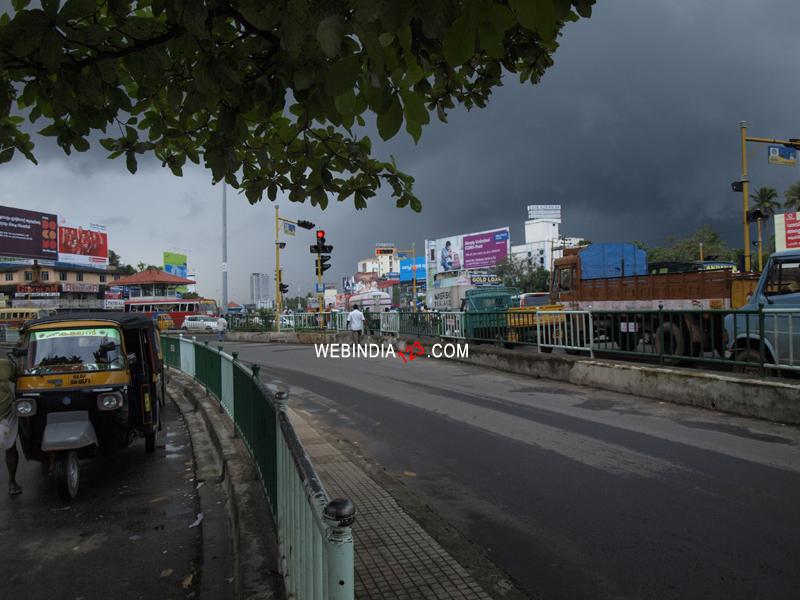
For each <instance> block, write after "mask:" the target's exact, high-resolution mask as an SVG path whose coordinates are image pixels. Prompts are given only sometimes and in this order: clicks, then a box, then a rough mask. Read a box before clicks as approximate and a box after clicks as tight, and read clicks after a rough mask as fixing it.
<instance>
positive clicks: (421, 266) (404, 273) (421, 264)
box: [400, 256, 427, 284]
mask: <svg viewBox="0 0 800 600" xmlns="http://www.w3.org/2000/svg"><path fill="white" fill-rule="evenodd" d="M425 263H426V261H425V257H424V256H417V258H416V264H417V269H416V279H417V284H419V282H420V281H425V279H426V278H427V269H426V268H425ZM413 279H414V273H413V272H412V270H411V259H410V258H406V259H403V260H401V261H400V283H405V282H407V281H412V280H413Z"/></svg>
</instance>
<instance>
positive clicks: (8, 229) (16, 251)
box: [0, 206, 58, 260]
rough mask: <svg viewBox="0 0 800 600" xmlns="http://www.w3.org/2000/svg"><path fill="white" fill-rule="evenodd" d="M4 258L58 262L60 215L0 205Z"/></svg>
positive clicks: (0, 240) (0, 237) (0, 238)
mask: <svg viewBox="0 0 800 600" xmlns="http://www.w3.org/2000/svg"><path fill="white" fill-rule="evenodd" d="M0 255H3V256H12V257H17V258H35V259H43V260H58V220H57V219H56V215H51V214H48V213H40V212H34V211H32V210H22V209H20V208H11V207H8V206H0Z"/></svg>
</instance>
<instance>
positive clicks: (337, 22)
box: [317, 15, 344, 58]
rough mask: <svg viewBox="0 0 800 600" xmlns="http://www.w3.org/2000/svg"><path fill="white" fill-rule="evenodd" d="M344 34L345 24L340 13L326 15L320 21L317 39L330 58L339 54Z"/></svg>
mask: <svg viewBox="0 0 800 600" xmlns="http://www.w3.org/2000/svg"><path fill="white" fill-rule="evenodd" d="M343 35H344V26H343V24H342V19H341V18H340V17H339V16H338V15H332V16H330V17H325V18H324V19H322V21H320V24H319V27H317V41H318V42H319V45H320V47H321V48H322V51H323V52H324V53H325V55H326V56H328V57H329V58H333V57H334V56H336V55H337V54H339V49H340V48H341V47H342V36H343Z"/></svg>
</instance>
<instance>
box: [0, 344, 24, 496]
mask: <svg viewBox="0 0 800 600" xmlns="http://www.w3.org/2000/svg"><path fill="white" fill-rule="evenodd" d="M15 374H16V368H15V367H14V363H13V362H11V361H10V360H8V359H7V358H0V448H2V449H3V450H5V453H6V468H7V469H8V495H9V496H16V495H17V494H21V493H22V488H21V487H20V485H19V484H18V483H17V465H19V451H18V450H17V431H18V429H19V426H18V420H17V415H16V414H14V411H13V410H11V406H12V404H13V402H14V375H15Z"/></svg>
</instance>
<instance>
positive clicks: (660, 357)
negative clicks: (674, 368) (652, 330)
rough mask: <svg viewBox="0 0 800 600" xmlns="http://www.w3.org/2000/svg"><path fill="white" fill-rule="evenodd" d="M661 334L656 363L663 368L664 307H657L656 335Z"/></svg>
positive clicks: (660, 305) (661, 305)
mask: <svg viewBox="0 0 800 600" xmlns="http://www.w3.org/2000/svg"><path fill="white" fill-rule="evenodd" d="M658 332H661V343H660V344H659V345H658V362H659V363H660V364H661V366H664V340H665V338H666V332H665V331H664V305H663V304H659V305H658V329H657V330H656V333H658Z"/></svg>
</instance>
